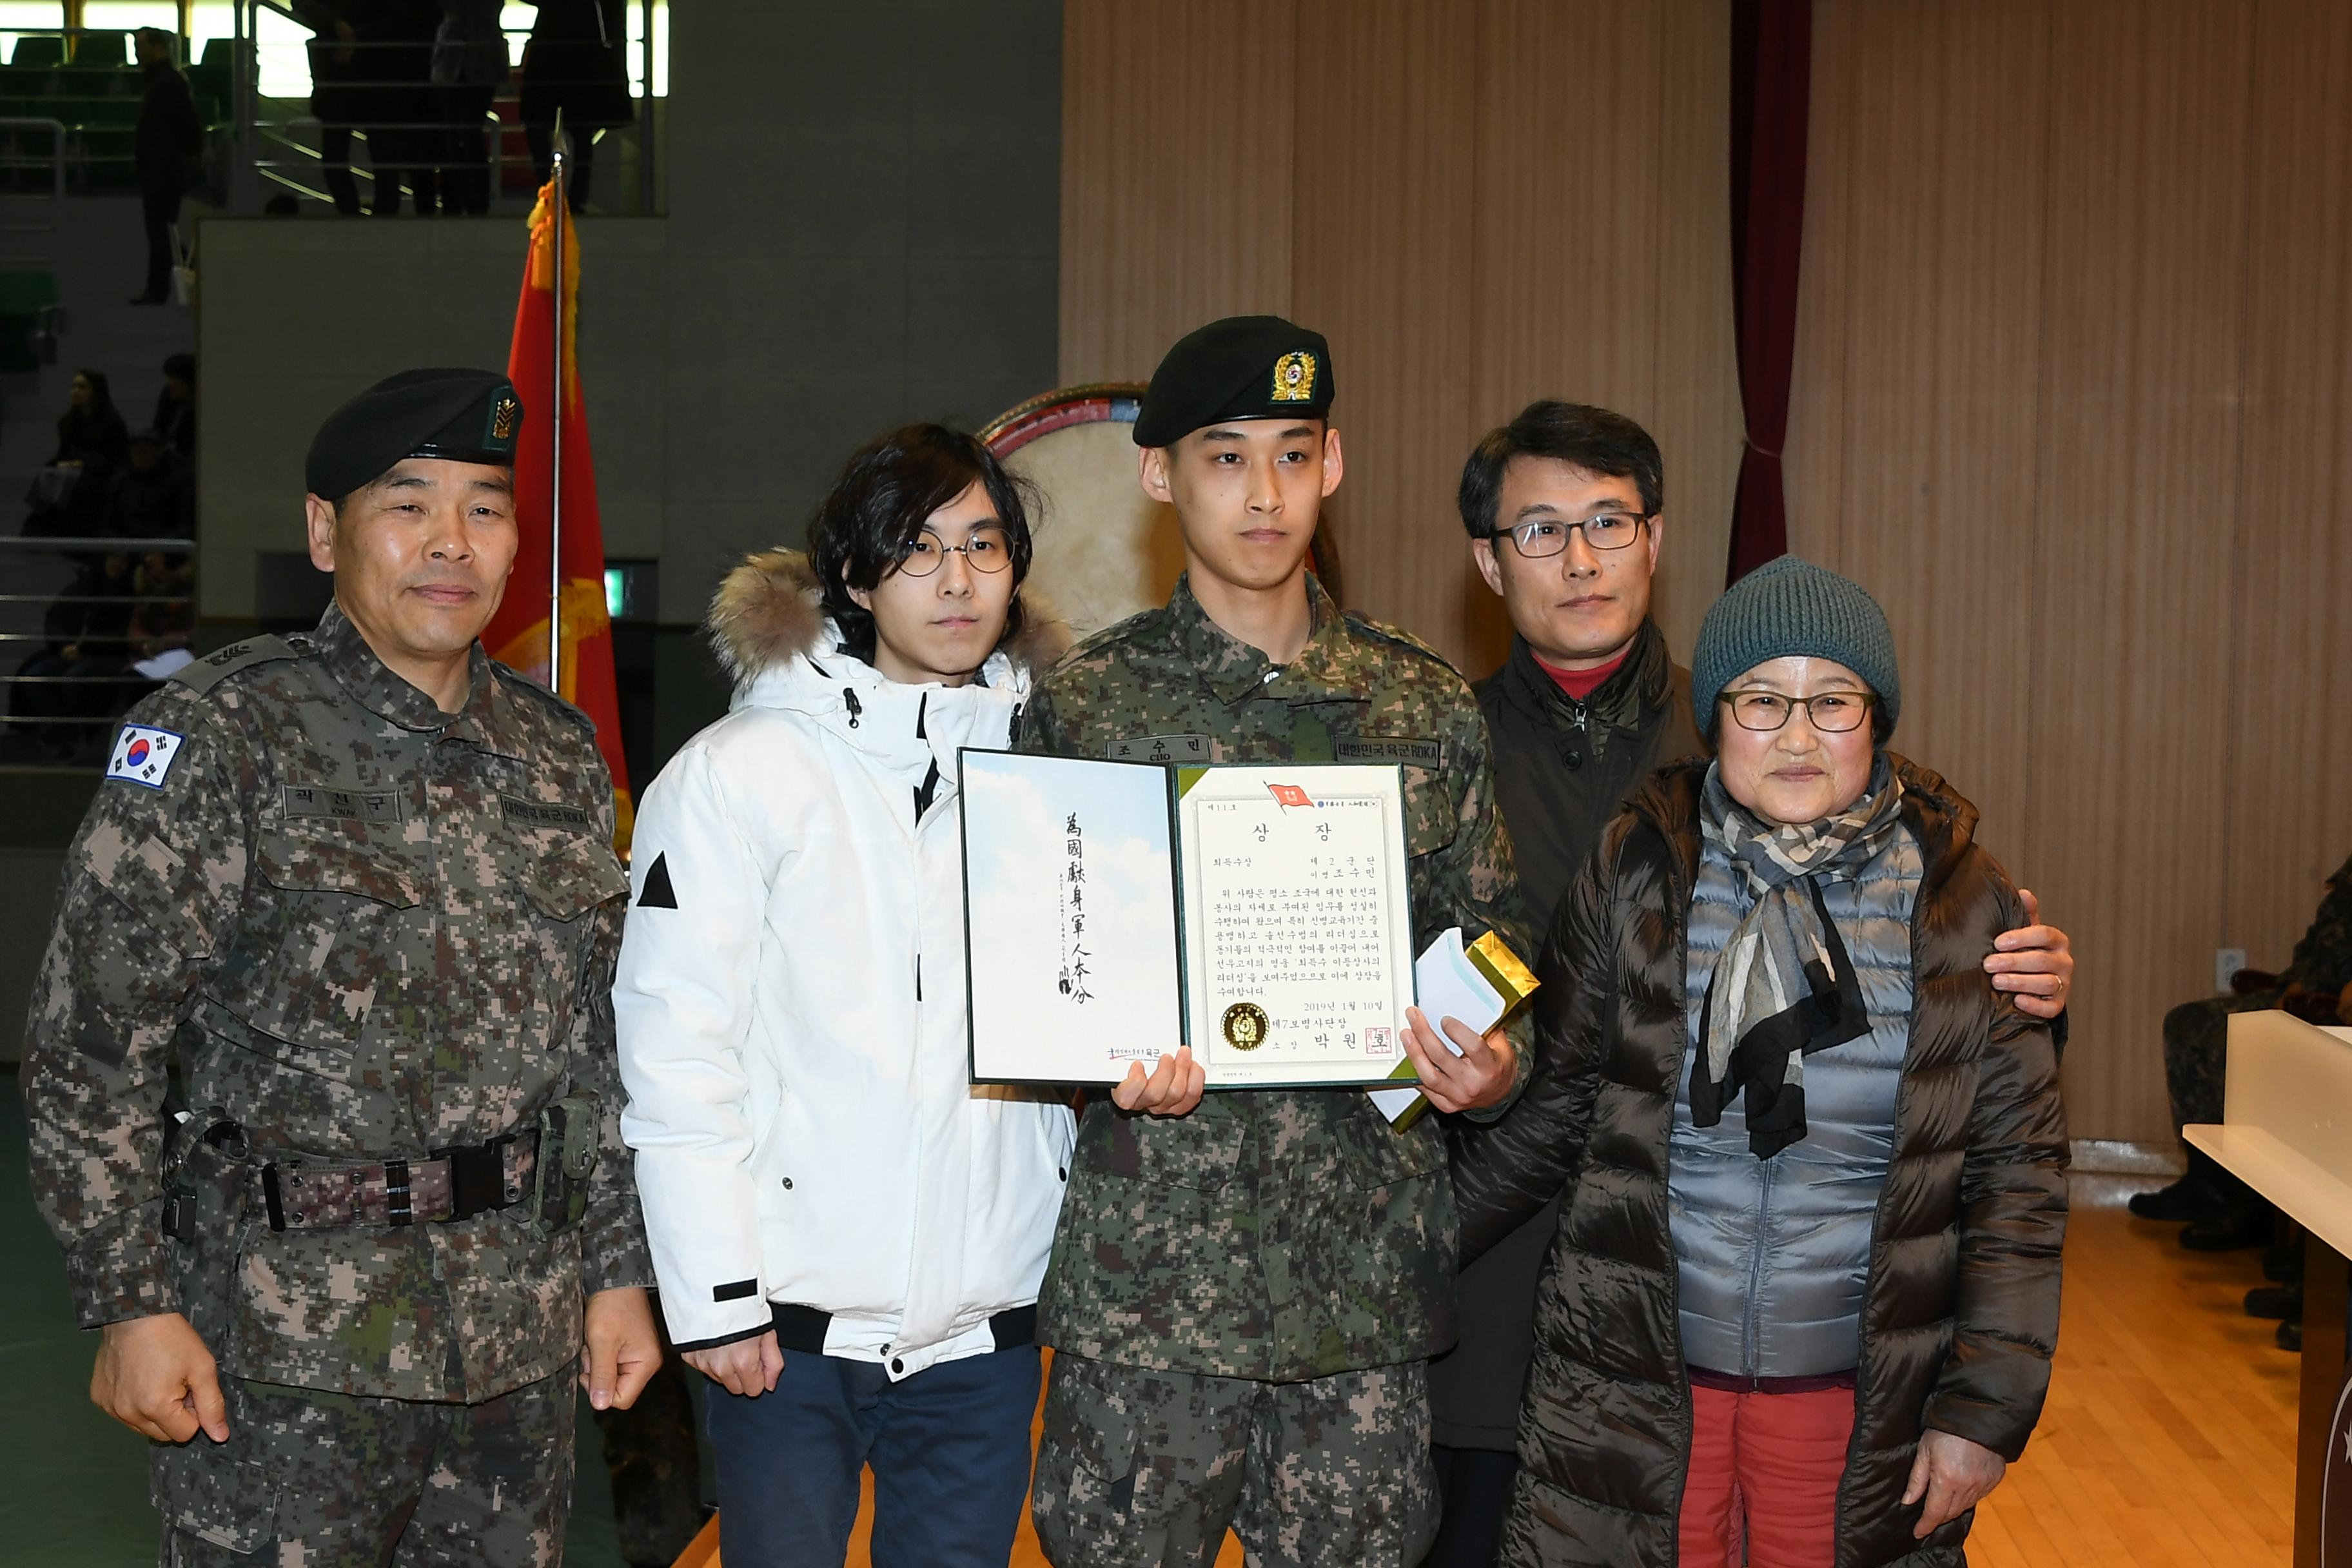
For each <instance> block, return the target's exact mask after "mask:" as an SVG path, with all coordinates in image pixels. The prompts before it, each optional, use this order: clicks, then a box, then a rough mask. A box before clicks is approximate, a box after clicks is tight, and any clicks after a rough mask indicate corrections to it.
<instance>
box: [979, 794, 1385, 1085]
mask: <svg viewBox="0 0 2352 1568" xmlns="http://www.w3.org/2000/svg"><path fill="white" fill-rule="evenodd" d="M960 767H961V787H960V789H959V791H958V795H959V808H960V809H961V812H962V814H963V854H964V945H965V951H966V955H967V958H968V960H969V962H968V963H967V965H966V973H967V976H968V981H967V984H968V986H969V1001H970V1007H969V1010H968V1016H969V1018H970V1027H971V1077H972V1080H973V1081H974V1082H976V1083H1116V1082H1118V1080H1119V1079H1122V1078H1124V1077H1125V1076H1126V1075H1127V1070H1128V1067H1129V1064H1130V1063H1133V1062H1142V1063H1144V1064H1145V1066H1146V1067H1147V1068H1148V1067H1150V1066H1151V1065H1153V1064H1156V1063H1157V1062H1158V1061H1159V1059H1160V1057H1161V1056H1162V1055H1163V1054H1168V1053H1172V1052H1173V1051H1175V1050H1176V1048H1177V1047H1180V1046H1184V1045H1190V1046H1191V1047H1192V1053H1193V1055H1194V1057H1195V1058H1198V1059H1199V1060H1200V1062H1201V1064H1202V1067H1203V1068H1204V1069H1205V1071H1206V1074H1207V1079H1208V1086H1209V1087H1210V1088H1212V1089H1244V1088H1253V1087H1255V1088H1276V1087H1286V1088H1302V1087H1307V1086H1353V1085H1361V1084H1369V1083H1385V1082H1389V1081H1391V1080H1399V1081H1406V1082H1410V1081H1412V1079H1413V1077H1414V1074H1413V1070H1412V1063H1411V1061H1410V1060H1409V1059H1408V1058H1406V1056H1405V1052H1404V1046H1403V1030H1404V1010H1405V1009H1406V1008H1407V1007H1408V1006H1410V1005H1412V1002H1413V999H1414V995H1415V991H1414V983H1413V950H1412V907H1411V899H1410V894H1409V891H1408V889H1407V883H1406V864H1407V860H1406V853H1405V839H1404V782H1403V772H1402V769H1401V768H1399V767H1398V766H1396V765H1395V764H1393V763H1389V764H1382V765H1371V764H1356V763H1277V764H1269V765H1264V766H1260V765H1254V764H1225V765H1218V766H1209V767H1179V768H1170V767H1163V766H1160V765H1157V764H1154V763H1127V762H1104V761H1096V760H1090V759H1083V758H1076V757H1046V756H1032V755H1024V754H1021V753H1015V752H987V751H979V750H973V749H969V748H967V749H966V750H964V751H963V752H961V756H960Z"/></svg>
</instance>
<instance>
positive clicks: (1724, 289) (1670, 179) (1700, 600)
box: [1638, 0, 1747, 660]
mask: <svg viewBox="0 0 2352 1568" xmlns="http://www.w3.org/2000/svg"><path fill="white" fill-rule="evenodd" d="M1654 10H1655V12H1656V15H1657V16H1658V18H1659V25H1660V26H1661V28H1662V29H1663V33H1664V37H1663V47H1661V48H1660V49H1659V51H1658V86H1657V94H1658V188H1659V190H1660V191H1661V192H1662V193H1663V195H1662V199H1661V200H1660V202H1659V204H1658V241H1657V262H1656V267H1657V278H1658V289H1657V293H1656V310H1657V317H1656V322H1657V325H1656V336H1655V347H1654V353H1655V354H1656V359H1657V364H1658V379H1657V384H1656V385H1655V386H1654V388H1653V390H1652V398H1651V402H1650V403H1649V404H1648V405H1647V406H1646V408H1645V410H1644V411H1643V413H1642V414H1640V415H1639V416H1638V417H1640V418H1641V419H1642V420H1643V423H1644V424H1645V425H1647V426H1649V429H1650V431H1651V433H1652V434H1653V435H1654V436H1656V437H1657V438H1658V445H1659V447H1660V448H1661V449H1662V450H1663V451H1664V453H1665V457H1666V506H1667V510H1668V512H1669V514H1670V515H1669V517H1668V519H1667V521H1668V522H1669V524H1670V525H1671V526H1670V529H1669V531H1668V532H1667V534H1666V543H1665V549H1664V552H1662V553H1661V555H1660V558H1659V564H1658V574H1657V577H1656V580H1655V584H1654V589H1653V597H1652V600H1651V604H1652V608H1653V611H1654V614H1655V615H1656V616H1657V619H1658V624H1659V626H1662V627H1664V630H1665V634H1666V642H1667V644H1668V646H1669V647H1672V648H1673V649H1674V650H1675V658H1679V659H1685V660H1687V659H1688V658H1690V651H1691V645H1692V644H1693V643H1695V642H1696V641H1697V640H1698V624H1699V622H1700V620H1701V619H1702V618H1704V617H1705V616H1706V607H1707V606H1708V605H1712V604H1714V603H1715V601H1716V598H1717V595H1720V594H1721V593H1722V592H1723V572H1724V563H1726V561H1727V560H1728V559H1729V557H1730V554H1731V497H1732V492H1733V490H1734V489H1736V488H1737V487H1738V481H1739V458H1740V453H1741V450H1742V440H1743V437H1744V435H1745V432H1746V429H1747V421H1746V418H1745V416H1744V415H1743V414H1742V412H1741V409H1740V405H1739V367H1738V340H1737V338H1736V335H1735V333H1734V330H1733V324H1732V305H1731V186H1730V173H1729V164H1728V163H1727V158H1726V149H1727V148H1728V147H1729V146H1730V144H1731V21H1730V9H1729V7H1728V6H1727V5H1723V4H1721V3H1720V0H1659V3H1658V4H1656V5H1654Z"/></svg>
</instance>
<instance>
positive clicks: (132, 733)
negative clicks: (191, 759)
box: [106, 724, 187, 789]
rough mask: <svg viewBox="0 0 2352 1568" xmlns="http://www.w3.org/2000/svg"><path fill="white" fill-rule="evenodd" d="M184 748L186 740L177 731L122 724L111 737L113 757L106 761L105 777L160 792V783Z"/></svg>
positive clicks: (144, 725)
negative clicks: (116, 733) (117, 731)
mask: <svg viewBox="0 0 2352 1568" xmlns="http://www.w3.org/2000/svg"><path fill="white" fill-rule="evenodd" d="M186 744H187V737H186V736H184V735H182V734H180V733H179V732H178V731H173V730H159V729H157V728H155V726H153V725H152V724H125V725H124V726H122V732H121V734H119V735H117V736H115V737H114V754H113V755H112V756H111V757H110V758H108V759H107V763H106V776H107V777H108V778H110V779H121V780H122V781H123V782H125V783H126V784H144V785H146V786H147V787H148V788H149V789H162V788H163V781H164V780H165V779H166V778H168V777H170V776H171V773H172V764H173V763H176V762H178V761H179V760H180V751H181V748H182V747H184V746H185V745H186Z"/></svg>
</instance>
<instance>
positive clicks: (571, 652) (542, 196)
mask: <svg viewBox="0 0 2352 1568" xmlns="http://www.w3.org/2000/svg"><path fill="white" fill-rule="evenodd" d="M554 215H555V205H554V185H553V184H552V183H550V184H547V185H544V186H541V189H540V193H539V205H537V206H535V207H533V208H532V209H531V214H530V262H529V264H528V265H527V266H526V267H525V268H524V269H523V279H522V299H521V301H520V303H519V304H517V305H516V307H515V327H514V344H513V346H512V347H511V348H510V349H509V350H508V353H507V377H508V379H509V380H510V381H512V382H513V383H514V384H515V391H516V392H517V393H518V394H519V395H520V396H521V398H522V405H523V426H522V439H521V441H520V443H518V444H517V446H516V447H515V518H516V521H518V522H519V523H520V527H521V534H522V539H521V546H520V549H519V550H518V551H517V552H516V553H515V564H514V574H513V575H512V576H511V577H509V578H508V579H507V593H506V598H505V600H504V601H503V602H502V603H501V604H500V605H499V613H498V614H497V615H496V616H493V617H491V620H490V625H489V629H488V630H487V631H485V632H484V633H483V634H482V645H483V646H484V647H487V648H488V649H489V650H490V656H491V657H492V658H496V659H498V660H499V661H500V662H502V663H505V664H509V665H511V666H513V667H514V668H517V669H519V670H521V671H522V672H523V673H524V674H526V675H528V676H530V678H531V679H534V680H537V681H541V682H542V683H545V684H549V685H551V687H552V689H554V691H555V692H556V694H557V695H558V696H561V697H562V698H564V699H565V700H568V701H571V702H572V703H575V704H577V705H578V706H579V707H580V709H581V710H583V711H584V712H585V713H586V714H587V715H588V717H589V718H591V719H593V720H594V721H595V722H596V749H597V750H598V751H600V752H604V763H605V765H606V766H608V767H610V768H611V769H612V770H613V805H614V811H615V816H616V826H615V829H614V848H616V849H618V850H620V851H621V852H622V854H624V855H626V854H627V853H628V847H629V830H630V828H631V826H633V825H634V823H635V810H634V808H633V807H632V805H631V804H630V799H629V767H628V763H627V762H626V761H625V759H624V758H623V757H622V755H621V702H620V696H619V693H618V690H617V689H616V688H615V686H614V679H613V622H612V618H611V616H608V615H607V614H606V613H605V605H604V527H603V525H602V523H601V522H600V521H598V519H597V515H596V466H595V464H594V462H593V460H591V458H590V457H589V452H588V414H587V410H586V409H585V408H584V407H583V405H582V403H581V398H580V356H579V353H578V352H577V349H578V333H577V318H578V313H579V300H580V231H579V229H578V228H577V227H575V226H572V225H571V224H569V223H567V224H565V225H564V229H563V304H562V322H563V393H562V397H563V542H562V548H563V563H562V564H563V596H562V624H561V626H560V627H559V630H560V631H561V633H562V639H563V652H562V661H561V663H560V664H559V666H558V668H556V670H555V671H554V675H555V679H554V680H553V681H550V680H549V671H548V668H547V652H548V650H547V609H548V593H549V581H548V575H549V574H548V538H549V535H550V534H551V531H552V528H551V510H552V502H553V496H554V489H555V487H554V475H555V406H556V393H555V387H554V382H555V364H554V352H555V331H556V321H557V310H556V292H555V216H554Z"/></svg>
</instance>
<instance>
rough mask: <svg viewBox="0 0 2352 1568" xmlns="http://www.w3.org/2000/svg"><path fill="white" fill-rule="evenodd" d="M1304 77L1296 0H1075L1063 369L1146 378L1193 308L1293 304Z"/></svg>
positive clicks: (1228, 310)
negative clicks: (1299, 120) (1292, 239)
mask: <svg viewBox="0 0 2352 1568" xmlns="http://www.w3.org/2000/svg"><path fill="white" fill-rule="evenodd" d="M1298 92H1299V86H1298V54H1297V5H1296V4H1295V3H1294V0H1069V3H1068V5H1066V7H1065V9H1064V11H1063V24H1062V282H1061V295H1062V309H1061V379H1062V382H1063V384H1065V385H1067V384H1071V383H1073V382H1081V381H1141V380H1144V379H1146V378H1148V377H1149V376H1150V374H1151V371H1152V367H1153V366H1155V365H1157V364H1158V363H1160V355H1161V354H1163V353H1166V352H1167V351H1168V345H1169V344H1171V343H1172V342H1175V341H1176V340H1177V339H1178V338H1180V337H1181V336H1182V335H1183V334H1184V333H1185V332H1187V331H1191V330H1192V328H1194V327H1197V326H1200V325H1201V324H1202V323H1203V322H1206V321H1213V320H1215V319H1216V318H1217V317H1219V316H1226V315H1240V314H1246V313H1251V312H1255V311H1270V312H1273V313H1274V314H1276V315H1282V314H1286V313H1287V312H1288V311H1289V310H1290V308H1291V270H1292V269H1291V251H1290V237H1291V227H1292V216H1291V215H1292V191H1293V188H1294V187H1293V178H1294V174H1295V157H1294V148H1295V142H1294V141H1293V136H1294V132H1295V129H1296V126H1297V101H1298ZM1039 390H1040V391H1042V390H1044V389H1043V388H1040V389H1039Z"/></svg>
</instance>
